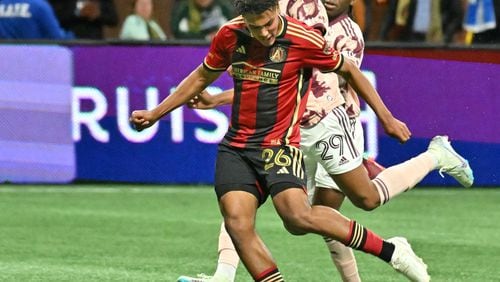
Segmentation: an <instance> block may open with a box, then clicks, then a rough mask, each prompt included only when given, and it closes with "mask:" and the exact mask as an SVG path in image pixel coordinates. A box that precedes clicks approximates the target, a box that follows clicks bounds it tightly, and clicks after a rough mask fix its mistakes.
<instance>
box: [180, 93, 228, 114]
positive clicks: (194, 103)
mask: <svg viewBox="0 0 500 282" xmlns="http://www.w3.org/2000/svg"><path fill="white" fill-rule="evenodd" d="M233 97H234V88H231V89H228V90H226V91H224V92H222V93H220V94H217V95H211V94H210V93H208V92H207V91H206V90H203V91H202V92H201V93H200V94H198V95H196V96H194V97H193V98H192V99H191V100H189V102H188V107H190V108H192V109H199V110H205V109H213V108H215V107H218V106H222V105H227V104H232V103H233Z"/></svg>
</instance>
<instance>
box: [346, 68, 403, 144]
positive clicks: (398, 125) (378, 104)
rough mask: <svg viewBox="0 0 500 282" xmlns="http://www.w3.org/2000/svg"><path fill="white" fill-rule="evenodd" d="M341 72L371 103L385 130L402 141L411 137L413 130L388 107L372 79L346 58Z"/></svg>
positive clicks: (357, 91)
mask: <svg viewBox="0 0 500 282" xmlns="http://www.w3.org/2000/svg"><path fill="white" fill-rule="evenodd" d="M338 74H340V75H341V76H342V77H343V78H344V79H345V80H346V81H347V83H349V84H350V85H351V86H352V87H353V88H354V90H355V91H356V93H358V94H359V95H360V96H361V97H362V98H363V100H365V102H366V103H367V104H368V105H370V107H371V108H372V109H373V111H374V112H375V114H376V115H377V117H378V119H379V120H380V122H381V123H382V126H383V127H384V130H385V132H386V133H387V134H388V135H389V136H391V137H394V138H396V139H398V140H399V141H400V142H403V143H404V142H406V141H408V139H410V136H411V132H410V130H409V129H408V127H407V126H406V124H405V123H404V122H402V121H400V120H398V119H397V118H395V117H394V116H393V115H392V113H391V112H390V111H389V109H387V107H386V106H385V104H384V102H383V101H382V99H381V98H380V96H379V94H378V93H377V90H375V88H373V86H372V85H371V83H370V81H369V80H368V79H367V78H366V77H365V76H364V75H363V73H362V72H361V71H360V70H359V69H358V67H357V66H356V65H355V64H354V63H353V62H351V61H350V60H345V61H344V63H343V64H342V66H341V68H340V69H339V70H338Z"/></svg>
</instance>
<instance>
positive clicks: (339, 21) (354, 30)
mask: <svg viewBox="0 0 500 282" xmlns="http://www.w3.org/2000/svg"><path fill="white" fill-rule="evenodd" d="M329 28H330V29H331V28H333V29H337V30H338V31H341V33H347V34H348V35H361V36H362V35H363V32H362V31H361V28H360V27H359V25H358V24H357V23H356V22H355V21H354V20H353V19H352V18H351V17H349V16H348V15H342V16H339V17H337V18H336V19H335V20H333V21H330V23H329Z"/></svg>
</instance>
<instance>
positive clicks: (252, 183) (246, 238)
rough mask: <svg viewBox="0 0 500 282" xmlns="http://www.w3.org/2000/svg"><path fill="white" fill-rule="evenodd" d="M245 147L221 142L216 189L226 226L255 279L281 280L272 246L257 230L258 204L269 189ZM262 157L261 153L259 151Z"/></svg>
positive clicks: (216, 170) (264, 197)
mask: <svg viewBox="0 0 500 282" xmlns="http://www.w3.org/2000/svg"><path fill="white" fill-rule="evenodd" d="M244 154H245V150H235V149H232V148H229V147H226V146H224V145H220V146H219V151H218V154H217V163H216V167H215V192H216V194H217V198H218V200H219V207H220V211H221V214H222V216H223V218H224V224H225V228H226V230H227V232H228V234H229V235H230V237H231V241H232V242H233V244H234V247H235V249H236V251H237V252H238V255H239V257H240V259H241V261H242V262H243V264H244V265H245V267H246V269H247V271H248V272H249V273H250V275H251V276H252V277H253V278H254V280H255V281H263V280H265V279H268V278H269V277H273V278H275V280H272V281H282V278H281V274H280V273H279V270H278V268H277V266H276V263H275V261H274V259H273V258H272V256H271V254H270V252H269V250H268V249H267V247H266V246H265V244H264V243H263V242H262V240H261V238H260V237H259V235H258V234H257V232H256V231H255V216H256V212H257V209H258V207H259V206H260V205H261V204H262V203H263V202H264V201H265V200H266V198H267V196H268V190H267V189H266V187H261V186H260V182H259V181H258V179H257V175H256V174H255V170H254V169H253V167H252V164H251V163H248V162H247V160H246V157H244ZM258 155H259V157H260V158H262V154H260V152H259V154H258Z"/></svg>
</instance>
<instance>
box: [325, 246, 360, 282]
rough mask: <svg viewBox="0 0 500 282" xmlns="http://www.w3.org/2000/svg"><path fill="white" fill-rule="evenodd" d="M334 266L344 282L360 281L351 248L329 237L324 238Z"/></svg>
mask: <svg viewBox="0 0 500 282" xmlns="http://www.w3.org/2000/svg"><path fill="white" fill-rule="evenodd" d="M324 239H325V242H326V245H327V246H328V249H329V250H330V255H331V257H332V260H333V263H334V264H335V267H337V270H338V272H339V274H340V276H341V277H342V281H344V282H360V281H361V278H360V277H359V273H358V266H357V264H356V258H355V257H354V253H353V251H352V249H351V248H348V247H346V246H345V245H344V244H342V243H340V242H338V241H335V240H333V239H330V238H324Z"/></svg>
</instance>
